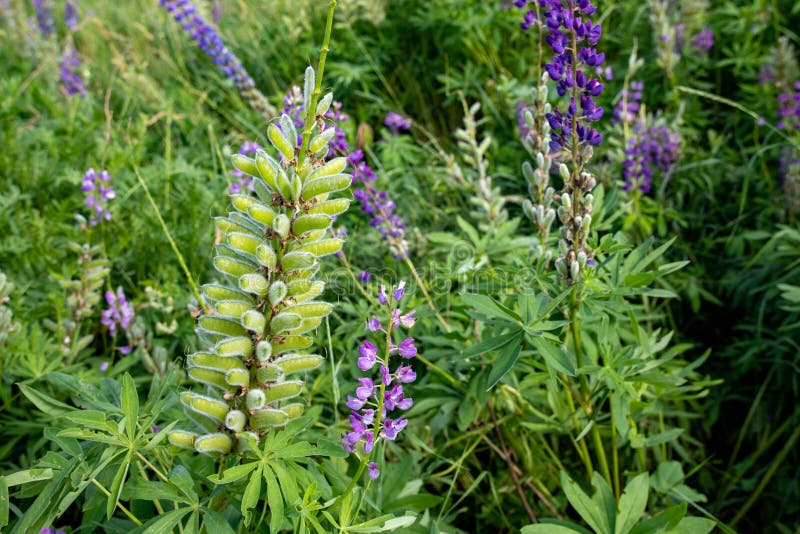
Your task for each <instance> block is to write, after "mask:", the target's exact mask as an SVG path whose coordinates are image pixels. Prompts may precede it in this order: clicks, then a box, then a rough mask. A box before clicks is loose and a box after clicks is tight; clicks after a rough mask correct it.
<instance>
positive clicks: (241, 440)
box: [236, 431, 258, 452]
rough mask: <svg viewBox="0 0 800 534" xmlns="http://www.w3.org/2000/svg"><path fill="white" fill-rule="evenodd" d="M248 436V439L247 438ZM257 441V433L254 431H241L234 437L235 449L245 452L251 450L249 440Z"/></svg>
mask: <svg viewBox="0 0 800 534" xmlns="http://www.w3.org/2000/svg"><path fill="white" fill-rule="evenodd" d="M248 437H249V438H250V439H248ZM250 440H252V441H253V442H255V443H258V434H256V433H255V432H250V431H248V432H241V433H239V435H238V436H237V439H236V450H237V451H239V452H246V451H249V450H252V446H251V445H250V443H251V441H250Z"/></svg>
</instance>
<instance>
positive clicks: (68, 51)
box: [59, 45, 86, 98]
mask: <svg viewBox="0 0 800 534" xmlns="http://www.w3.org/2000/svg"><path fill="white" fill-rule="evenodd" d="M80 66H81V60H80V59H79V58H78V52H77V51H76V50H75V49H74V48H72V47H71V46H69V45H67V47H66V48H65V49H64V53H63V54H61V61H60V62H59V71H60V80H61V90H62V91H63V92H64V94H65V95H67V96H69V97H72V96H75V95H78V96H80V97H81V98H86V85H85V84H84V83H83V78H81V76H80V74H78V67H80Z"/></svg>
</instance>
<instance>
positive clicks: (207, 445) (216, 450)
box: [194, 433, 233, 454]
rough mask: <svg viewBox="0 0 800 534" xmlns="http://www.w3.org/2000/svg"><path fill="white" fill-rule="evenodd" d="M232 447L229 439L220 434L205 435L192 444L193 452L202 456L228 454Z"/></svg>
mask: <svg viewBox="0 0 800 534" xmlns="http://www.w3.org/2000/svg"><path fill="white" fill-rule="evenodd" d="M232 445H233V441H231V438H229V437H228V436H226V435H225V434H222V433H216V434H206V435H204V436H200V437H199V438H197V439H196V440H195V442H194V448H195V450H196V451H197V452H200V453H203V454H228V453H229V452H231V446H232Z"/></svg>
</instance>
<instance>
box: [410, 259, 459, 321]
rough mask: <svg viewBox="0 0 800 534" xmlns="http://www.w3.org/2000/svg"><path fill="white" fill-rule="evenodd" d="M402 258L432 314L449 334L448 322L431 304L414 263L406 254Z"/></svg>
mask: <svg viewBox="0 0 800 534" xmlns="http://www.w3.org/2000/svg"><path fill="white" fill-rule="evenodd" d="M403 260H404V261H405V262H406V265H407V266H408V270H409V271H411V276H413V277H414V280H415V281H416V282H417V287H419V289H420V291H422V295H423V296H424V297H425V301H426V302H427V303H428V307H429V308H430V309H431V311H432V312H433V313H434V315H435V316H436V318H437V319H438V320H439V322H440V323H442V326H443V327H444V329H445V330H446V331H447V333H448V334H449V333H450V332H452V329H451V328H450V324H449V323H448V322H447V320H446V319H445V318H444V317H442V314H441V313H439V311H438V310H437V308H436V306H435V305H434V304H433V301H432V300H431V296H430V294H429V293H428V290H427V288H426V287H425V283H424V282H423V281H422V278H420V276H419V273H418V272H417V268H416V267H414V264H413V263H412V262H411V260H410V259H409V257H408V255H405V256H403Z"/></svg>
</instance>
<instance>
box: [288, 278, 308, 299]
mask: <svg viewBox="0 0 800 534" xmlns="http://www.w3.org/2000/svg"><path fill="white" fill-rule="evenodd" d="M311 284H312V282H311V281H310V280H293V281H291V282H289V285H288V286H287V290H288V295H289V296H292V297H293V296H295V295H300V294H301V293H305V292H306V291H308V290H309V289H311Z"/></svg>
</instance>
